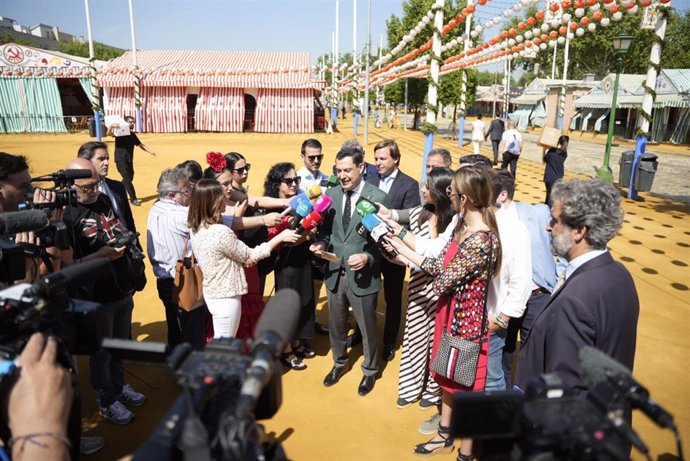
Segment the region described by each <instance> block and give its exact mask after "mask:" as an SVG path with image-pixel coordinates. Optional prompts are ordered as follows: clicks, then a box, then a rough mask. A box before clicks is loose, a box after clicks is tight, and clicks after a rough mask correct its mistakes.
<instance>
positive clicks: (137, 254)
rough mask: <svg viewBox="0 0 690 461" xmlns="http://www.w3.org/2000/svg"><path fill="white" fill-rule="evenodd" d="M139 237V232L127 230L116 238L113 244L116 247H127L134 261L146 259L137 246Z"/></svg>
mask: <svg viewBox="0 0 690 461" xmlns="http://www.w3.org/2000/svg"><path fill="white" fill-rule="evenodd" d="M138 238H139V232H132V231H130V230H125V231H123V232H122V233H121V234H120V235H118V236H117V237H116V238H115V240H114V241H113V243H112V245H113V246H114V247H116V248H120V247H125V248H126V251H127V254H128V255H129V257H130V258H131V259H132V261H143V260H144V259H145V258H144V253H142V252H141V250H140V249H139V247H138V246H137V239H138Z"/></svg>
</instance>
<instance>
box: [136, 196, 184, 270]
mask: <svg viewBox="0 0 690 461" xmlns="http://www.w3.org/2000/svg"><path fill="white" fill-rule="evenodd" d="M187 213H188V209H187V207H186V206H183V205H180V204H179V203H177V202H175V201H173V200H167V199H162V200H158V201H157V202H156V203H154V204H153V206H152V207H151V211H150V212H149V219H148V223H147V225H146V227H147V230H146V253H147V254H148V257H149V261H151V266H153V273H154V274H155V276H156V278H159V279H168V278H174V277H175V264H177V261H178V260H179V259H181V256H182V250H183V249H184V244H185V242H186V241H187V239H188V238H189V228H188V227H187ZM190 254H191V245H189V247H188V248H187V254H186V255H185V256H189V255H190Z"/></svg>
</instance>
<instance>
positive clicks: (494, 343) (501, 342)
mask: <svg viewBox="0 0 690 461" xmlns="http://www.w3.org/2000/svg"><path fill="white" fill-rule="evenodd" d="M505 344H506V330H499V331H497V332H496V333H493V334H490V335H489V364H488V366H487V369H486V387H485V390H487V391H504V390H505V389H506V379H505V375H504V374H503V347H504V346H505Z"/></svg>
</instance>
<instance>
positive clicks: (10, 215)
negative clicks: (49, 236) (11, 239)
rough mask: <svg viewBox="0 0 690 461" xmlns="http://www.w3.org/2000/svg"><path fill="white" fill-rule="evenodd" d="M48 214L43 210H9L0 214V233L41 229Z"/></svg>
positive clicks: (44, 225)
mask: <svg viewBox="0 0 690 461" xmlns="http://www.w3.org/2000/svg"><path fill="white" fill-rule="evenodd" d="M47 225H48V216H46V214H45V212H44V211H43V210H22V211H10V212H7V213H2V214H0V235H6V234H17V233H19V232H29V231H35V230H39V229H43V228H44V227H46V226H47Z"/></svg>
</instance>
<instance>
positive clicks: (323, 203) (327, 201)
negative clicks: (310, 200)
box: [314, 195, 333, 214]
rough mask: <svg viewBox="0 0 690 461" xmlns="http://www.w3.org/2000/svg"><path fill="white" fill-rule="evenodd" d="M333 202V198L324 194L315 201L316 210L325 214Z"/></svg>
mask: <svg viewBox="0 0 690 461" xmlns="http://www.w3.org/2000/svg"><path fill="white" fill-rule="evenodd" d="M332 204H333V200H331V198H330V197H329V196H328V195H322V196H321V197H319V198H317V199H316V201H315V202H314V211H318V212H319V213H321V214H324V213H325V212H326V211H327V210H328V209H329V208H330V207H331V205H332Z"/></svg>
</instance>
